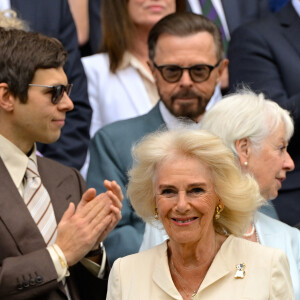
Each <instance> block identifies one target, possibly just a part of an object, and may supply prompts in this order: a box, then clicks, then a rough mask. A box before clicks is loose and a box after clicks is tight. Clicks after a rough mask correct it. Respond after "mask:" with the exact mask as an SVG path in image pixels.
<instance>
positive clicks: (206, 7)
mask: <svg viewBox="0 0 300 300" xmlns="http://www.w3.org/2000/svg"><path fill="white" fill-rule="evenodd" d="M199 1H200V4H201V9H202V14H203V15H204V16H205V17H207V18H208V19H210V20H211V21H213V22H214V23H215V24H216V25H217V27H218V28H219V30H220V32H221V34H222V41H223V47H224V52H225V53H227V49H228V40H227V37H226V34H225V31H224V27H223V25H222V22H221V20H220V18H219V15H218V13H217V11H216V9H215V7H214V5H213V4H212V1H211V0H199ZM245 1H247V0H245Z"/></svg>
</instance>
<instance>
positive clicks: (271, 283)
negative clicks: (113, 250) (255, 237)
mask: <svg viewBox="0 0 300 300" xmlns="http://www.w3.org/2000/svg"><path fill="white" fill-rule="evenodd" d="M240 263H244V264H245V265H246V274H245V277H244V278H243V279H236V278H234V275H235V273H236V265H237V264H240ZM106 299H107V300H120V299H122V300H137V299H141V300H150V299H151V300H153V299H159V300H171V299H178V300H180V299H182V297H181V295H180V294H179V292H178V291H177V289H176V287H175V285H174V283H173V281H172V278H171V274H170V271H169V266H168V259H167V243H166V242H165V243H163V244H161V245H159V246H157V247H154V248H152V249H150V250H147V251H144V252H140V253H137V254H134V255H130V256H127V257H124V258H119V259H118V260H116V261H115V263H114V265H113V268H112V270H111V273H110V277H109V282H108V294H107V298H106ZM198 299H201V300H204V299H207V300H211V299H222V300H234V299H238V300H242V299H245V300H246V299H247V300H267V299H270V300H277V299H278V300H283V299H284V300H291V299H294V295H293V290H292V283H291V278H290V273H289V265H288V261H287V258H286V256H285V254H284V253H283V252H282V251H281V250H278V249H273V248H268V247H264V246H261V245H259V244H257V243H253V242H249V241H246V240H244V239H239V238H236V237H234V236H229V237H228V238H227V240H226V241H225V242H224V243H223V245H222V247H221V248H220V250H219V252H218V253H217V255H216V257H215V259H214V261H213V262H212V264H211V266H210V268H209V270H208V272H207V274H206V276H205V278H204V280H203V282H202V284H201V286H200V288H199V290H198V293H197V295H196V296H195V297H194V298H193V300H198Z"/></svg>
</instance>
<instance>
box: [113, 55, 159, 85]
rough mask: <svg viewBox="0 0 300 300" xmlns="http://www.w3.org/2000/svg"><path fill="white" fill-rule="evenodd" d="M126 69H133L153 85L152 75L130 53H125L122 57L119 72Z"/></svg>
mask: <svg viewBox="0 0 300 300" xmlns="http://www.w3.org/2000/svg"><path fill="white" fill-rule="evenodd" d="M128 67H133V68H134V69H136V70H138V72H139V73H140V74H141V75H142V76H144V77H145V78H147V79H148V80H149V81H150V82H152V83H154V77H153V76H152V74H151V73H150V72H149V71H148V70H147V69H146V68H145V67H144V66H143V64H142V63H141V62H140V61H139V60H138V59H137V58H136V57H135V56H134V55H132V54H131V53H130V52H128V51H126V52H125V53H124V55H123V59H122V63H121V65H120V67H119V70H122V69H126V68H128Z"/></svg>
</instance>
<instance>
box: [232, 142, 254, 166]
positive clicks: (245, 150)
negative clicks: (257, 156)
mask: <svg viewBox="0 0 300 300" xmlns="http://www.w3.org/2000/svg"><path fill="white" fill-rule="evenodd" d="M235 149H236V151H237V153H238V156H239V160H240V164H241V165H242V166H244V165H247V164H248V160H249V157H250V154H251V142H250V140H249V139H248V138H243V139H240V140H237V141H235ZM245 162H246V164H245Z"/></svg>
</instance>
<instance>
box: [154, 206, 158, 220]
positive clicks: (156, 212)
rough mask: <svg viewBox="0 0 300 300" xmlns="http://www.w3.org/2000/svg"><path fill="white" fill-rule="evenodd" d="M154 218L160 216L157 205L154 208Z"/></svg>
mask: <svg viewBox="0 0 300 300" xmlns="http://www.w3.org/2000/svg"><path fill="white" fill-rule="evenodd" d="M154 219H155V220H157V221H158V220H159V217H158V211H157V207H156V206H155V208H154Z"/></svg>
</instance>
